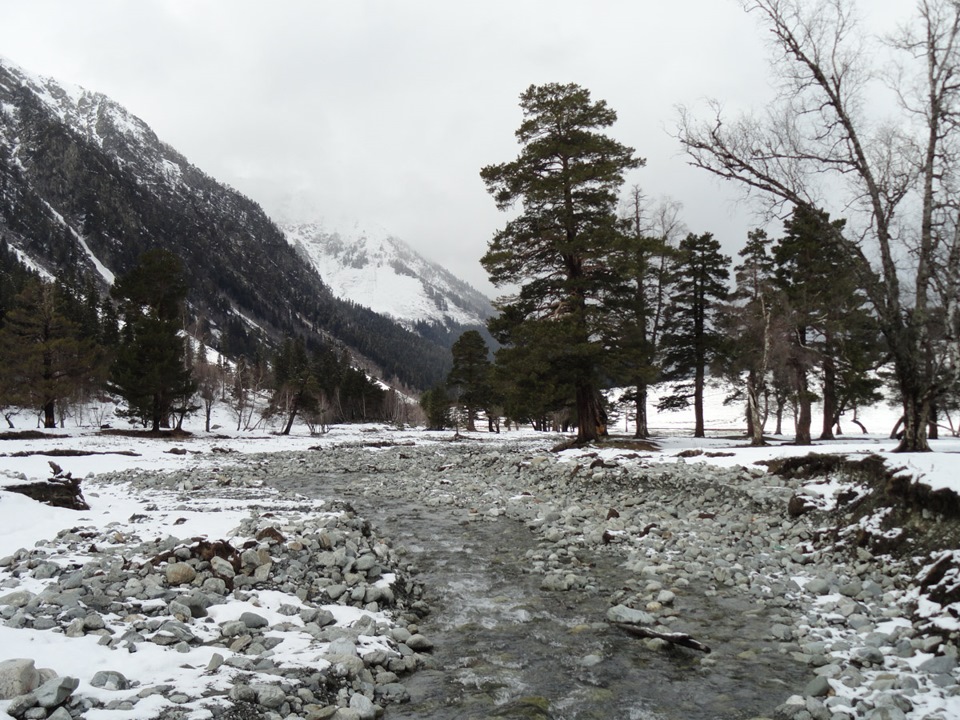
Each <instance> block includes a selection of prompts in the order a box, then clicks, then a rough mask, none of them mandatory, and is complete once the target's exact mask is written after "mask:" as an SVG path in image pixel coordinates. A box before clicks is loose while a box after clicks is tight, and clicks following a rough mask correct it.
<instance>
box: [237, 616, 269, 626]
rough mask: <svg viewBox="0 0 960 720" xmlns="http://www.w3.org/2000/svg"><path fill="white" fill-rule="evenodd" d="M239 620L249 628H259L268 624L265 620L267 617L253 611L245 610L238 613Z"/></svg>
mask: <svg viewBox="0 0 960 720" xmlns="http://www.w3.org/2000/svg"><path fill="white" fill-rule="evenodd" d="M240 622H242V623H243V624H244V625H245V626H246V627H248V628H250V629H251V630H259V629H260V628H265V627H267V626H269V625H270V623H269V622H267V619H266V618H265V617H263V616H262V615H257V614H256V613H253V612H245V613H243V614H241V615H240Z"/></svg>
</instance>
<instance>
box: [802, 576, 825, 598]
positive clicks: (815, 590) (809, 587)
mask: <svg viewBox="0 0 960 720" xmlns="http://www.w3.org/2000/svg"><path fill="white" fill-rule="evenodd" d="M804 590H806V591H807V592H808V593H810V594H811V595H827V594H828V593H829V592H830V583H828V582H827V581H826V580H824V579H823V578H814V579H813V580H811V581H810V582H808V583H807V584H806V585H804Z"/></svg>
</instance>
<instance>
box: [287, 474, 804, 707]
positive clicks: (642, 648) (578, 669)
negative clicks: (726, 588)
mask: <svg viewBox="0 0 960 720" xmlns="http://www.w3.org/2000/svg"><path fill="white" fill-rule="evenodd" d="M277 484H279V485H282V486H283V487H284V488H285V489H290V490H295V491H297V492H300V493H303V494H305V495H309V496H314V497H318V498H330V499H338V500H345V501H348V502H350V503H351V504H352V505H353V507H354V508H355V509H356V511H357V513H358V514H359V515H361V516H362V517H364V518H366V519H368V520H369V521H370V522H371V524H373V525H374V526H375V527H376V528H377V533H378V534H379V535H381V536H384V537H387V538H389V539H390V540H391V542H392V544H393V546H394V547H395V548H396V549H397V550H398V551H400V552H402V553H405V554H406V560H407V561H408V562H409V563H412V564H414V565H416V567H417V568H418V570H419V573H418V579H419V580H420V581H421V582H422V583H423V584H424V585H425V588H426V591H425V592H426V594H425V598H424V599H425V600H426V602H427V603H428V604H429V605H430V608H431V614H430V615H428V616H427V617H426V618H424V619H423V621H422V622H421V623H420V629H421V632H422V633H423V634H424V635H426V636H427V637H428V638H429V639H430V640H432V641H433V643H434V644H435V649H434V651H433V657H434V659H435V661H436V669H426V670H421V671H419V672H417V673H415V674H414V675H413V676H411V677H409V678H407V679H406V680H405V684H406V685H407V688H408V690H409V692H410V696H411V702H410V703H408V704H404V705H392V706H389V707H388V709H387V712H386V716H385V720H398V719H400V718H418V719H420V720H423V719H435V720H454V719H472V718H556V719H558V720H575V719H577V720H579V719H582V720H587V719H597V720H600V719H603V720H614V719H615V720H620V719H622V720H644V719H647V718H649V719H664V720H665V719H670V720H697V719H703V720H706V719H708V718H709V719H710V720H714V719H716V718H731V719H733V718H754V717H772V716H773V710H774V708H775V707H776V706H777V705H779V704H781V703H783V702H784V700H785V699H786V698H787V697H788V696H789V695H791V694H793V693H795V692H798V691H799V690H801V689H802V687H803V683H804V682H805V680H807V679H809V668H806V667H804V666H800V665H798V664H797V663H796V662H794V661H793V660H791V659H790V658H789V656H787V655H783V654H781V653H780V652H779V651H778V647H777V643H776V642H775V641H774V640H772V639H771V638H770V634H769V631H770V625H771V620H770V619H769V618H768V617H767V614H766V611H765V610H763V609H757V608H755V606H754V604H753V603H752V601H751V600H750V598H748V597H737V596H736V595H734V594H730V595H727V596H726V597H724V596H715V597H707V596H705V595H704V594H703V593H702V592H698V591H697V588H696V587H694V586H693V585H691V586H690V587H688V588H686V589H685V591H684V593H683V594H682V595H681V596H680V597H678V598H677V601H676V607H677V609H678V611H679V615H680V618H681V621H680V622H678V623H677V626H676V627H674V628H673V629H675V630H680V631H683V632H687V633H689V634H690V635H691V636H693V637H694V638H696V639H697V640H700V641H701V642H703V643H705V644H707V645H708V646H710V648H711V649H712V653H711V654H710V655H708V656H704V654H703V653H700V652H697V651H694V650H687V649H685V648H670V649H667V650H662V651H654V650H651V649H649V648H648V647H647V645H646V643H645V642H644V641H643V640H639V639H636V638H634V637H631V636H629V635H627V634H625V633H624V632H622V631H621V630H619V629H617V628H615V627H612V626H609V625H608V624H607V623H606V621H605V618H606V612H607V609H608V608H609V605H610V603H609V598H610V596H612V594H613V593H614V592H615V591H616V590H617V589H618V588H619V587H620V585H621V583H622V581H623V578H624V577H625V575H624V573H625V572H626V571H625V570H624V569H623V568H622V567H620V566H619V561H618V559H617V557H616V556H615V555H613V554H608V553H605V552H598V553H595V554H594V556H593V557H589V558H588V560H589V562H590V564H591V565H592V567H591V569H590V575H591V577H592V578H594V579H595V580H596V585H597V586H598V588H599V590H598V591H594V592H588V591H582V590H579V591H578V590H571V591H565V592H548V591H544V590H541V589H540V583H541V580H542V576H541V575H539V574H537V573H533V572H530V570H529V566H530V561H529V560H528V559H527V558H525V554H526V553H527V551H528V550H535V549H537V548H538V537H537V535H536V534H535V533H534V532H533V531H532V530H531V529H529V528H528V527H526V526H525V525H524V524H523V523H521V522H519V521H516V520H512V519H509V518H506V517H500V518H497V519H489V518H478V517H477V516H471V515H469V514H468V512H467V511H466V510H464V509H461V508H455V507H451V506H443V507H425V506H424V505H423V503H422V501H421V500H419V499H418V498H415V497H408V496H405V495H404V494H403V493H404V492H406V491H405V490H404V489H403V488H404V487H405V484H404V483H397V484H395V485H394V484H391V485H392V487H393V488H395V491H394V490H391V491H390V492H389V494H388V495H386V494H373V493H371V492H370V491H369V490H368V491H367V493H365V492H364V485H365V483H363V482H360V478H359V477H357V476H356V474H354V473H343V474H337V475H311V476H308V477H289V478H285V479H283V480H279V481H277Z"/></svg>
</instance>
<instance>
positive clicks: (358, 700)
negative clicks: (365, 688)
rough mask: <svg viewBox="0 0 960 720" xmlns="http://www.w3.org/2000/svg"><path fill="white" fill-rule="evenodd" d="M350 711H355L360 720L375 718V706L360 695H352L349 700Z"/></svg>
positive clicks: (368, 699)
mask: <svg viewBox="0 0 960 720" xmlns="http://www.w3.org/2000/svg"><path fill="white" fill-rule="evenodd" d="M350 709H351V710H356V711H357V714H358V716H359V718H360V720H374V718H376V717H377V706H376V705H374V704H373V702H372V701H371V700H370V698H368V697H365V696H364V695H361V694H360V693H354V694H353V696H352V697H351V698H350Z"/></svg>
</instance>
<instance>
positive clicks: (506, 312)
mask: <svg viewBox="0 0 960 720" xmlns="http://www.w3.org/2000/svg"><path fill="white" fill-rule="evenodd" d="M520 107H521V108H522V110H523V115H524V121H523V123H522V124H521V125H520V128H519V129H518V130H517V132H516V136H517V139H518V140H519V142H520V144H521V150H520V154H519V156H518V157H517V159H516V160H514V161H512V162H509V163H502V164H500V165H490V166H487V167H484V168H483V169H482V170H481V172H480V175H481V177H482V178H483V181H484V182H485V183H486V186H487V190H488V191H489V192H490V194H491V195H493V197H494V200H495V201H496V204H497V207H498V208H499V209H501V210H508V209H510V208H512V207H513V206H514V205H515V204H516V203H517V202H518V201H519V202H520V203H521V206H522V207H521V210H520V212H519V214H518V215H517V217H515V218H514V219H512V220H510V221H509V222H508V223H507V225H506V227H504V229H502V230H500V231H499V232H497V233H496V235H494V238H493V239H492V240H491V242H490V245H489V247H488V250H487V253H486V254H485V255H484V257H483V258H482V260H481V263H482V264H483V266H484V268H485V269H486V270H487V273H488V274H489V276H490V280H491V282H493V283H494V284H495V285H497V286H503V285H510V286H513V285H519V286H520V287H519V291H518V292H517V293H516V294H515V295H511V296H508V297H504V298H500V300H499V301H498V308H499V309H500V310H501V319H500V320H499V321H498V327H499V329H500V331H502V332H503V333H504V334H505V335H509V336H511V340H512V341H522V340H523V339H524V338H525V337H530V336H531V335H534V336H538V337H548V336H549V337H551V338H552V339H553V340H554V342H552V343H551V345H552V346H553V347H554V348H556V349H558V350H561V351H562V352H559V353H558V354H556V355H549V356H546V357H545V358H544V359H545V360H546V361H547V362H548V363H549V365H548V367H549V373H550V374H551V375H552V376H554V377H556V378H557V379H558V381H559V382H558V384H560V385H569V386H571V387H572V388H573V394H574V402H575V409H576V416H577V423H578V426H577V440H578V441H579V442H587V441H591V440H596V439H597V438H599V437H600V436H601V435H603V434H605V432H606V413H605V411H604V409H603V405H602V399H601V396H600V392H599V388H600V383H601V380H602V378H601V369H602V362H603V346H602V343H601V342H600V341H599V339H598V337H597V335H596V331H597V330H598V327H599V320H598V317H599V316H600V315H602V313H603V312H604V310H603V306H602V305H601V304H600V302H599V300H600V298H601V296H602V293H603V288H604V287H606V285H607V284H608V283H609V282H610V280H611V276H610V272H609V268H610V265H609V263H608V262H607V260H608V255H609V253H610V252H611V249H612V247H613V245H614V243H615V240H616V238H617V235H618V228H617V217H616V203H617V192H618V189H619V187H620V186H621V185H622V183H623V180H624V174H625V173H626V172H627V171H628V170H631V169H633V168H637V167H640V166H641V165H642V164H643V160H641V159H639V158H636V157H634V155H633V152H634V151H633V149H632V148H629V147H626V146H624V145H622V144H620V143H619V142H617V141H616V140H613V139H612V138H610V137H607V136H606V135H603V134H602V133H601V132H599V131H600V130H602V129H603V128H607V127H609V126H610V125H612V124H613V123H614V121H615V120H616V113H615V112H614V111H613V110H611V109H610V108H609V107H607V104H606V103H605V102H604V101H602V100H601V101H596V102H595V101H592V100H591V98H590V93H589V91H587V90H585V89H584V88H582V87H579V86H577V85H573V84H570V85H561V84H557V83H551V84H547V85H542V86H536V85H531V86H530V87H529V88H528V89H527V90H526V91H525V92H524V93H523V94H522V95H521V96H520ZM508 322H511V323H513V324H514V325H518V326H522V325H535V326H537V329H536V330H535V331H534V332H533V333H528V332H525V331H523V330H522V329H521V328H518V327H515V328H512V329H511V328H509V327H507V323H508ZM491 329H493V328H491ZM507 354H508V355H509V353H507ZM498 362H500V359H499V358H498Z"/></svg>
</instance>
